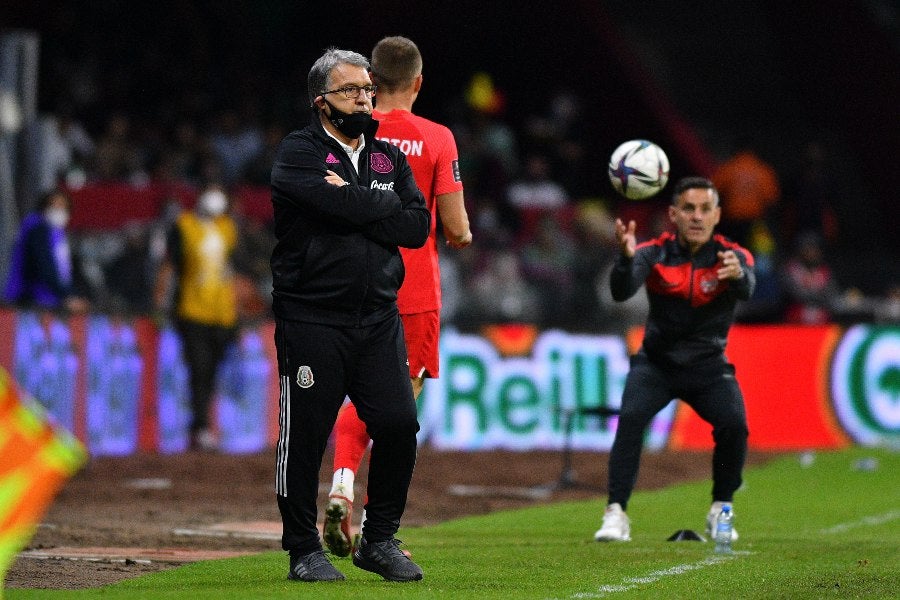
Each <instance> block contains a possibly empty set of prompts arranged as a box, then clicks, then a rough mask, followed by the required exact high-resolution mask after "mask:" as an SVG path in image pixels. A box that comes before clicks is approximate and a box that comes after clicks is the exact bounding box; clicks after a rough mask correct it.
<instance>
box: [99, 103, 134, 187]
mask: <svg viewBox="0 0 900 600" xmlns="http://www.w3.org/2000/svg"><path fill="white" fill-rule="evenodd" d="M91 173H92V176H93V178H94V179H99V180H110V181H128V182H132V183H136V182H142V181H145V180H146V179H147V174H146V172H145V166H144V157H143V152H142V150H141V147H140V146H139V145H138V144H137V143H136V142H135V140H134V138H133V136H132V130H131V119H129V117H128V115H126V114H125V113H121V112H119V113H114V114H113V115H112V116H110V118H109V121H107V124H106V130H105V131H104V132H103V135H102V136H101V137H100V139H99V140H98V141H97V148H96V151H95V153H94V160H93V168H92V170H91Z"/></svg>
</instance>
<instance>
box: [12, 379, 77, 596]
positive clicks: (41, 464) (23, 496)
mask: <svg viewBox="0 0 900 600" xmlns="http://www.w3.org/2000/svg"><path fill="white" fill-rule="evenodd" d="M86 459H87V452H86V451H85V449H84V446H82V444H81V443H80V442H79V441H78V440H77V439H75V437H74V436H72V434H70V433H69V432H68V431H65V430H64V429H63V428H61V427H59V426H55V425H52V424H51V423H50V422H49V420H48V419H47V417H46V415H45V413H44V412H43V410H42V409H41V408H40V406H39V405H38V404H37V403H35V402H22V401H21V399H20V396H19V391H18V390H17V388H16V386H15V382H14V381H13V380H12V378H11V377H10V376H9V374H8V373H7V372H6V371H5V370H4V369H3V367H0V598H2V597H3V585H4V581H5V580H6V572H7V571H8V570H9V567H10V566H11V565H12V563H13V561H14V560H15V558H16V554H18V553H19V551H20V550H21V549H22V548H24V547H25V546H26V545H27V544H28V542H29V540H31V536H32V535H34V531H35V529H36V528H37V524H38V522H39V521H40V519H41V517H42V516H43V515H44V512H45V511H46V510H47V508H49V506H50V503H51V502H52V500H53V497H54V496H55V495H56V493H57V492H58V491H59V489H60V488H61V487H62V485H63V483H65V481H66V480H67V479H68V478H69V477H71V476H72V475H74V474H75V473H76V472H77V471H78V469H80V468H81V466H82V465H83V464H84V462H85V460H86Z"/></svg>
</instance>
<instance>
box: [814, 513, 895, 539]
mask: <svg viewBox="0 0 900 600" xmlns="http://www.w3.org/2000/svg"><path fill="white" fill-rule="evenodd" d="M897 518H900V510H891V511H888V512H886V513H884V514H881V515H869V516H868V517H863V518H862V519H860V520H858V521H850V522H849V523H838V524H837V525H833V526H831V527H826V528H825V529H820V530H819V533H821V534H823V535H824V534H829V533H844V532H845V531H848V530H850V529H855V528H857V527H865V526H867V525H881V524H882V523H887V522H888V521H893V520H894V519H897Z"/></svg>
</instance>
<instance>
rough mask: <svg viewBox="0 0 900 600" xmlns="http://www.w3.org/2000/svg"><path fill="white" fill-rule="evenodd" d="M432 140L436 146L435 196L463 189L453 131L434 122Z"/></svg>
mask: <svg viewBox="0 0 900 600" xmlns="http://www.w3.org/2000/svg"><path fill="white" fill-rule="evenodd" d="M435 125H436V126H435V130H434V140H435V142H437V143H436V144H435V145H436V146H437V147H438V155H437V157H436V160H435V176H434V193H435V195H436V196H439V195H441V194H450V193H452V192H458V191H460V190H462V189H463V184H462V176H461V174H460V172H459V151H458V150H457V149H456V140H455V139H454V138H453V133H451V131H450V130H449V129H448V128H446V127H444V126H443V125H437V124H435Z"/></svg>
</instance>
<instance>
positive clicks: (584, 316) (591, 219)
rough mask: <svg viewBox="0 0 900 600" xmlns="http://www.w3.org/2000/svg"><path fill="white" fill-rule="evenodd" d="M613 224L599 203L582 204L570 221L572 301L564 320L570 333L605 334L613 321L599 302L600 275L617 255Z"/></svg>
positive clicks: (604, 281)
mask: <svg viewBox="0 0 900 600" xmlns="http://www.w3.org/2000/svg"><path fill="white" fill-rule="evenodd" d="M614 232H615V221H614V220H613V219H612V217H610V215H609V212H608V211H607V210H606V208H605V207H604V206H603V205H602V204H600V203H599V202H583V203H581V204H579V206H578V207H577V209H576V213H575V218H574V222H573V236H572V237H573V240H574V258H573V263H572V274H573V282H572V302H571V305H570V309H569V314H568V318H567V320H566V329H567V330H569V331H584V332H590V333H597V332H607V331H609V330H610V329H611V328H612V327H613V323H612V319H611V318H610V315H609V314H608V313H607V310H606V308H605V307H604V306H603V303H602V302H601V296H600V289H601V288H605V287H607V286H606V285H605V283H606V278H604V277H603V274H604V273H605V272H606V271H607V270H608V269H610V268H612V265H613V262H614V261H615V259H616V256H617V255H618V244H617V243H616V239H615V236H614Z"/></svg>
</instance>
